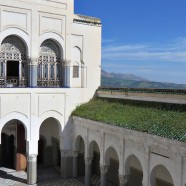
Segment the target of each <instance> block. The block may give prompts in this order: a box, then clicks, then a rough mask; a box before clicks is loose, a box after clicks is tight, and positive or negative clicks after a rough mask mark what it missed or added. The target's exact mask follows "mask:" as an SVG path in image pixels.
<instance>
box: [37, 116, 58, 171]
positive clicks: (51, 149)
mask: <svg viewBox="0 0 186 186" xmlns="http://www.w3.org/2000/svg"><path fill="white" fill-rule="evenodd" d="M59 131H60V127H59V123H58V121H57V120H56V119H54V118H48V119H46V120H45V121H44V122H43V123H42V124H41V127H40V131H39V134H40V138H39V142H38V165H42V166H52V167H54V168H56V169H57V170H60V144H59V143H60V139H59Z"/></svg>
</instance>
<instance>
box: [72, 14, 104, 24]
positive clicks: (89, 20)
mask: <svg viewBox="0 0 186 186" xmlns="http://www.w3.org/2000/svg"><path fill="white" fill-rule="evenodd" d="M74 22H75V23H84V24H89V25H96V26H101V20H100V19H99V18H96V17H90V16H85V15H80V14H76V15H74Z"/></svg>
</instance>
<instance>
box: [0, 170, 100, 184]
mask: <svg viewBox="0 0 186 186" xmlns="http://www.w3.org/2000/svg"><path fill="white" fill-rule="evenodd" d="M26 179H27V174H26V172H24V171H20V172H16V171H15V170H12V169H7V168H2V167H1V168H0V186H9V185H15V186H28V185H27V184H26ZM83 182H84V178H81V177H80V178H77V179H74V178H67V179H63V178H61V177H60V174H59V172H58V171H57V170H56V169H54V168H52V167H39V168H38V181H37V186H51V185H52V186H83V185H84V184H83ZM92 185H94V186H97V185H99V178H98V177H97V176H93V177H92Z"/></svg>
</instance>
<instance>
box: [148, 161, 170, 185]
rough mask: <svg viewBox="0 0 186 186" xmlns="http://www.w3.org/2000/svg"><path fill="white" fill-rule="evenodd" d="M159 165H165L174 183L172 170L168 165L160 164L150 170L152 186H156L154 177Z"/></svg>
mask: <svg viewBox="0 0 186 186" xmlns="http://www.w3.org/2000/svg"><path fill="white" fill-rule="evenodd" d="M159 167H163V168H164V169H165V170H166V171H167V172H168V174H169V175H170V178H171V181H172V183H173V185H174V180H173V175H171V171H170V170H169V169H168V168H167V167H165V166H164V165H161V164H159V165H156V166H154V167H153V168H152V171H151V172H150V184H151V186H155V179H154V178H155V174H156V170H157V169H158V168H159Z"/></svg>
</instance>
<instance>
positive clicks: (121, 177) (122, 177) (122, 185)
mask: <svg viewBox="0 0 186 186" xmlns="http://www.w3.org/2000/svg"><path fill="white" fill-rule="evenodd" d="M118 176H119V184H120V186H127V183H128V179H129V175H121V174H119V175H118Z"/></svg>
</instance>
